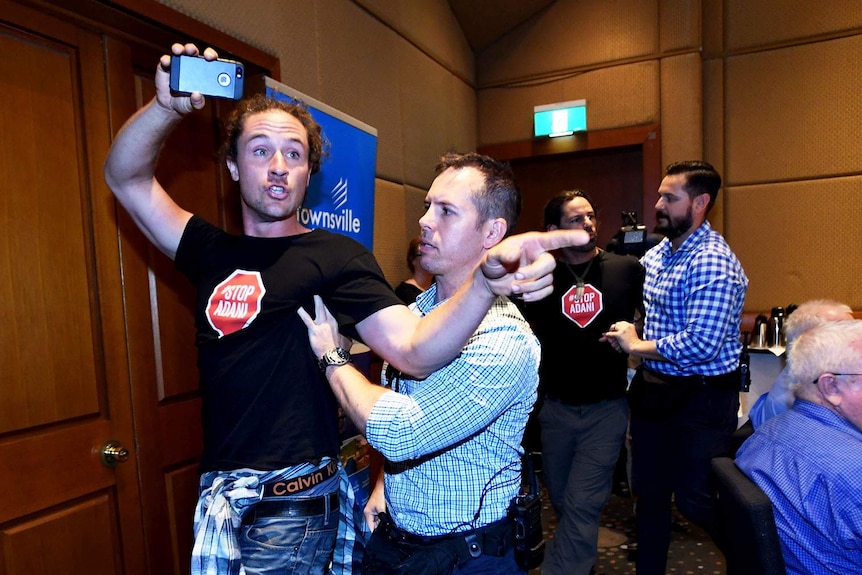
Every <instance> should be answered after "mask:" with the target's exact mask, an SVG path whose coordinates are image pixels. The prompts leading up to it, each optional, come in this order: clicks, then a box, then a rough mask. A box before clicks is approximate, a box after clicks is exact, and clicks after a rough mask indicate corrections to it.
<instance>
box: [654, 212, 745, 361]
mask: <svg viewBox="0 0 862 575" xmlns="http://www.w3.org/2000/svg"><path fill="white" fill-rule="evenodd" d="M641 263H642V264H643V266H644V268H645V270H646V280H645V282H644V307H645V309H646V322H645V324H644V339H646V340H653V341H655V342H656V350H657V351H658V353H660V354H661V355H662V356H663V357H665V358H666V359H667V361H655V360H644V366H645V367H646V368H648V369H650V370H652V371H655V372H658V373H664V374H666V375H672V376H686V375H706V376H713V375H724V374H726V373H729V372H731V371H733V370H735V369H736V368H737V367H738V365H739V354H740V352H741V351H742V344H741V342H740V340H739V324H740V318H741V315H742V305H743V303H744V302H745V292H746V290H747V289H748V278H747V277H746V276H745V272H744V271H743V269H742V265H741V264H740V263H739V260H738V259H737V258H736V255H735V254H734V253H733V251H732V250H731V249H730V246H729V245H728V244H727V242H726V241H725V240H724V238H723V237H721V234H719V233H718V232H716V231H715V230H713V229H712V226H710V224H709V222H708V221H707V222H704V223H703V224H702V225H701V226H700V227H699V228H698V229H697V230H695V231H694V233H692V234H691V236H689V237H688V238H686V239H685V241H684V242H683V243H682V245H681V246H680V247H679V248H678V249H677V250H676V251H675V252H673V251H671V243H670V240H668V239H667V238H665V239H664V240H662V241H661V242H660V243H659V244H658V245H657V246H655V247H654V248H652V249H651V250H649V251H648V252H647V253H646V254H644V256H643V258H641Z"/></svg>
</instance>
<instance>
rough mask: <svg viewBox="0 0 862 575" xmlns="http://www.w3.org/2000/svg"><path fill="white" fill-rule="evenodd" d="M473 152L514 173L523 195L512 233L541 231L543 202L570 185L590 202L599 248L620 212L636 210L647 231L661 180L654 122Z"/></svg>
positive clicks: (612, 230)
mask: <svg viewBox="0 0 862 575" xmlns="http://www.w3.org/2000/svg"><path fill="white" fill-rule="evenodd" d="M479 152H480V153H483V154H487V155H489V156H493V157H495V158H499V159H501V160H507V161H508V162H509V163H510V164H511V166H512V170H513V171H514V172H515V177H516V179H517V181H518V185H519V187H520V188H521V195H522V197H523V210H522V213H521V220H520V222H519V224H518V227H517V228H516V232H523V231H529V230H539V229H543V211H544V207H545V203H546V202H547V201H548V200H549V199H550V198H551V197H553V196H555V195H556V194H557V193H559V192H561V191H564V190H571V189H575V188H577V189H580V190H583V191H584V192H585V193H586V194H587V195H588V196H589V197H590V198H592V200H593V202H594V204H595V205H594V206H593V207H594V208H596V211H597V213H598V217H599V246H601V247H604V246H606V245H607V244H608V242H609V241H610V239H611V238H612V237H613V236H614V234H615V233H616V232H617V231H618V230H619V228H620V226H621V225H622V217H621V213H622V212H623V211H626V212H636V213H637V218H638V222H639V223H644V224H646V225H647V227H648V229H650V230H651V229H652V228H653V227H654V225H655V214H654V213H653V204H654V203H655V200H656V198H657V196H656V190H657V189H658V185H659V183H660V180H661V144H660V140H659V130H658V126H655V125H649V126H635V127H632V128H621V129H617V130H602V131H598V132H587V133H581V134H576V135H574V136H571V137H570V138H567V139H562V138H560V139H554V140H548V139H544V140H527V141H523V142H514V143H511V144H501V145H496V146H485V147H482V148H479Z"/></svg>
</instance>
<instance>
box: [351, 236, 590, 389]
mask: <svg viewBox="0 0 862 575" xmlns="http://www.w3.org/2000/svg"><path fill="white" fill-rule="evenodd" d="M588 241H589V235H588V234H587V233H586V232H585V231H583V230H554V231H551V232H527V233H524V234H518V235H514V236H510V237H508V238H506V239H505V240H503V241H502V242H500V243H499V244H497V245H496V246H494V247H493V248H491V249H490V250H489V251H488V252H487V253H486V254H485V256H484V257H483V259H482V261H481V262H480V264H479V265H478V266H476V269H475V270H474V272H473V274H472V275H471V276H470V279H468V280H467V281H466V282H465V283H464V284H463V285H462V286H461V287H460V288H459V289H458V291H457V292H455V295H453V296H452V297H451V298H449V300H447V301H446V302H445V303H444V304H443V305H441V306H439V307H437V308H436V309H434V311H432V312H431V313H430V314H428V315H427V316H425V317H423V318H421V319H420V318H418V317H416V316H415V315H414V314H412V313H411V312H409V311H408V310H407V308H406V307H404V306H392V307H389V308H386V309H383V310H380V311H379V312H377V313H375V314H374V315H372V316H369V317H368V318H366V319H365V320H363V321H362V322H360V323H359V324H358V325H357V330H358V331H359V335H360V336H361V337H362V340H363V341H364V342H365V343H366V344H367V345H368V346H369V347H371V349H373V350H374V351H375V353H377V354H378V355H379V356H380V357H382V358H383V359H385V360H386V361H388V362H389V363H391V364H392V365H393V366H395V367H396V368H397V369H399V370H400V371H403V372H405V373H409V374H410V375H412V376H414V377H416V378H422V377H426V376H427V375H429V374H430V373H431V372H433V371H435V370H437V369H439V368H440V367H442V366H444V365H446V364H447V363H449V362H450V361H451V360H452V359H453V358H454V357H456V356H457V355H458V353H459V352H460V351H461V348H462V347H464V344H465V343H466V342H467V340H468V339H469V338H470V336H472V335H473V332H475V331H476V328H477V327H478V326H479V323H481V321H482V319H483V318H484V317H485V314H486V313H487V312H488V310H489V309H490V307H491V304H492V303H493V301H494V299H495V298H496V297H497V296H498V295H510V296H514V297H522V298H523V299H524V301H536V300H539V299H542V298H543V297H546V296H547V295H549V294H550V293H551V292H552V291H553V271H554V267H555V266H556V261H555V259H554V256H553V255H552V254H551V253H550V252H551V251H553V250H556V249H559V248H563V247H567V246H577V245H583V244H586V243H587V242H588Z"/></svg>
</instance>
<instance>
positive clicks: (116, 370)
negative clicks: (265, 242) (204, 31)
mask: <svg viewBox="0 0 862 575" xmlns="http://www.w3.org/2000/svg"><path fill="white" fill-rule="evenodd" d="M102 48H103V43H102V39H101V37H100V36H99V35H98V34H96V33H93V32H89V31H87V30H84V29H82V28H79V27H77V26H74V25H71V24H69V23H68V22H66V21H63V20H60V19H56V18H52V17H49V16H46V15H44V14H40V13H38V12H36V11H34V10H32V9H30V8H27V7H24V6H22V5H19V4H15V3H11V2H7V1H6V0H0V54H2V55H3V57H2V58H0V141H1V142H2V153H0V229H2V234H0V300H2V302H3V305H2V306H0V494H2V503H0V573H2V574H3V575H24V574H26V575H49V574H51V575H54V574H57V573H71V574H78V573H81V574H83V573H86V574H88V575H111V574H126V575H134V574H141V575H142V574H144V573H146V560H145V555H144V539H143V532H142V515H141V507H140V494H139V491H138V473H137V472H138V468H137V461H136V456H137V453H136V441H135V437H134V430H133V426H132V417H131V414H132V409H131V396H130V393H129V389H130V388H129V366H128V355H127V340H126V329H125V327H126V325H125V322H124V315H123V311H124V310H123V294H122V290H121V276H120V266H119V251H118V243H117V225H116V211H115V204H114V201H113V199H112V197H111V194H110V192H109V191H108V189H107V187H106V186H105V184H104V180H103V177H102V162H103V160H104V157H105V153H106V152H107V149H108V145H109V142H110V135H111V134H110V125H109V118H108V114H107V111H108V90H107V85H106V83H105V74H104V66H103V60H104V59H103V55H102ZM110 439H115V440H117V441H118V442H119V443H120V444H121V445H123V446H125V448H127V449H128V451H129V454H130V456H129V458H128V461H126V462H125V463H121V464H119V465H118V466H116V467H115V468H109V467H106V466H105V465H103V464H102V462H101V460H100V449H101V446H102V445H103V444H104V443H105V442H106V441H107V440H110Z"/></svg>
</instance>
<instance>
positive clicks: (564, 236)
mask: <svg viewBox="0 0 862 575" xmlns="http://www.w3.org/2000/svg"><path fill="white" fill-rule="evenodd" d="M537 241H538V242H539V245H541V246H542V247H543V248H544V249H546V250H548V251H551V250H558V249H560V248H568V247H573V246H582V245H584V244H587V243H589V241H590V234H588V233H587V232H585V231H584V230H551V231H548V232H541V233H539V238H538V240H537Z"/></svg>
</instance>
